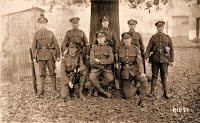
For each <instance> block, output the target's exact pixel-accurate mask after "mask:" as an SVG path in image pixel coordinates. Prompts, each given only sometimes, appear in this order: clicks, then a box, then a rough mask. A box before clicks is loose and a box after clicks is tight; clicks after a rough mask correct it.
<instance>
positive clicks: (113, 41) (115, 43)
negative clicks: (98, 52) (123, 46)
mask: <svg viewBox="0 0 200 123" xmlns="http://www.w3.org/2000/svg"><path fill="white" fill-rule="evenodd" d="M100 21H101V22H102V21H109V18H108V17H106V16H104V17H103V18H101V20H100ZM100 32H105V33H106V43H105V44H107V45H108V46H110V47H112V48H113V52H114V53H117V51H118V49H119V40H118V39H117V36H116V33H115V32H114V31H112V30H111V29H109V28H106V27H103V28H102V29H101V30H100ZM97 43H98V42H97V40H96V38H95V39H94V41H93V42H92V45H95V44H97Z"/></svg>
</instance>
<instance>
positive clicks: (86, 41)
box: [83, 32, 90, 55]
mask: <svg viewBox="0 0 200 123" xmlns="http://www.w3.org/2000/svg"><path fill="white" fill-rule="evenodd" d="M83 41H84V43H85V45H86V51H87V55H88V54H89V53H90V42H88V39H87V37H86V35H85V33H84V32H83Z"/></svg>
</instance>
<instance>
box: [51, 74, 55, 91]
mask: <svg viewBox="0 0 200 123" xmlns="http://www.w3.org/2000/svg"><path fill="white" fill-rule="evenodd" d="M51 82H52V88H53V90H54V91H56V77H51Z"/></svg>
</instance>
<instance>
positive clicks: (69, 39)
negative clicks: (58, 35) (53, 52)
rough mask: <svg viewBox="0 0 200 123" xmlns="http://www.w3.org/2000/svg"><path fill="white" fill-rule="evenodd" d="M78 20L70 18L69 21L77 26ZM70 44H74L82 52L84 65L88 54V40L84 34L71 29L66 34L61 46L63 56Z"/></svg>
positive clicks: (78, 30)
mask: <svg viewBox="0 0 200 123" xmlns="http://www.w3.org/2000/svg"><path fill="white" fill-rule="evenodd" d="M79 20H80V18H78V17H74V18H71V19H70V20H69V21H70V22H71V23H74V24H77V23H78V22H79ZM70 43H73V44H76V47H77V49H79V50H82V51H83V54H82V55H83V59H84V63H85V64H87V63H86V56H87V54H88V53H89V43H88V39H87V37H86V35H85V33H84V32H83V31H82V30H80V29H71V30H69V31H67V32H66V34H65V38H64V40H63V43H62V46H61V53H62V54H63V53H64V51H65V49H66V47H68V46H69V44H70Z"/></svg>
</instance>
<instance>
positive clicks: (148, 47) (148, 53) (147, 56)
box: [144, 36, 153, 59]
mask: <svg viewBox="0 0 200 123" xmlns="http://www.w3.org/2000/svg"><path fill="white" fill-rule="evenodd" d="M152 47H153V36H152V37H151V39H150V41H149V44H148V46H147V49H146V52H145V55H144V58H145V59H147V58H149V55H150V53H151V51H152Z"/></svg>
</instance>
